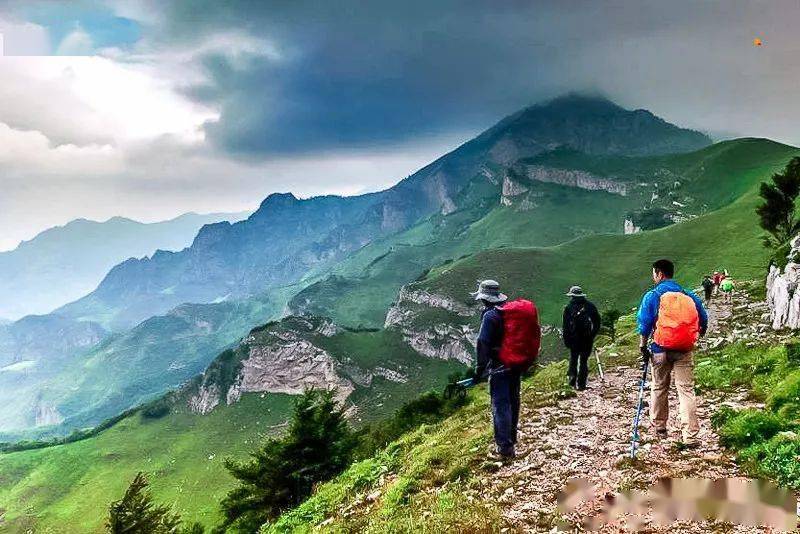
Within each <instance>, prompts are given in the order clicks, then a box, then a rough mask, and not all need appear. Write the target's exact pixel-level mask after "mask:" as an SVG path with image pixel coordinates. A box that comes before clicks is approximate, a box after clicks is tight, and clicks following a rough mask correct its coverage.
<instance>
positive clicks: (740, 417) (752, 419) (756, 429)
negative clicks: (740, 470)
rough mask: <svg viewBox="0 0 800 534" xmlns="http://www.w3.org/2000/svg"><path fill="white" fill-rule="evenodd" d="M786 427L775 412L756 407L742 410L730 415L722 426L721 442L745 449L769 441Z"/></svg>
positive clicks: (728, 445)
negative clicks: (756, 408)
mask: <svg viewBox="0 0 800 534" xmlns="http://www.w3.org/2000/svg"><path fill="white" fill-rule="evenodd" d="M785 427H786V424H785V423H784V421H783V420H782V419H781V418H780V417H778V416H777V415H775V414H773V413H769V412H765V411H762V410H755V409H748V410H742V411H741V412H739V413H737V414H736V415H734V416H731V417H729V418H728V420H727V421H726V422H725V424H724V425H723V426H722V428H720V431H719V436H720V442H721V443H722V444H723V445H724V446H726V447H731V448H734V449H744V448H745V447H748V446H750V445H753V444H755V443H760V442H762V441H767V440H768V439H770V438H771V437H772V436H774V435H775V434H777V433H778V432H780V431H781V430H784V428H785Z"/></svg>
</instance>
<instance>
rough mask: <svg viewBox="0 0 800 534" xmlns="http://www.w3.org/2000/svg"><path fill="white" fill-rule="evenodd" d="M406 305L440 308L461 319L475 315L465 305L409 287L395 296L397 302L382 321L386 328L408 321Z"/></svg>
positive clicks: (404, 287)
mask: <svg viewBox="0 0 800 534" xmlns="http://www.w3.org/2000/svg"><path fill="white" fill-rule="evenodd" d="M408 303H412V304H420V305H423V306H429V307H432V308H442V309H444V310H447V311H451V312H453V313H456V314H458V315H460V316H462V317H471V316H472V315H474V313H475V311H474V309H472V308H471V307H469V306H467V305H466V304H461V303H459V302H456V301H454V300H453V299H450V298H448V297H444V296H442V295H436V294H434V293H428V292H427V291H422V290H415V289H411V288H410V287H409V286H403V287H402V288H400V292H399V293H398V294H397V302H396V303H395V304H394V305H392V307H390V308H389V311H388V312H387V313H386V320H385V321H384V326H385V327H386V328H389V327H391V326H394V325H397V324H400V323H402V322H403V321H405V320H407V319H408V317H409V313H410V311H409V310H408V309H407V308H404V304H408Z"/></svg>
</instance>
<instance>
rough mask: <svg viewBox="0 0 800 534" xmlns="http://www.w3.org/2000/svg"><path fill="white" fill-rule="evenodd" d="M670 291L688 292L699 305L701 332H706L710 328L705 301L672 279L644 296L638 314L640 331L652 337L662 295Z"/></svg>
mask: <svg viewBox="0 0 800 534" xmlns="http://www.w3.org/2000/svg"><path fill="white" fill-rule="evenodd" d="M669 291H678V292H681V293H686V294H687V295H689V296H690V297H692V300H694V305H695V306H696V307H697V315H698V316H699V317H700V334H701V335H703V334H705V333H706V328H708V314H707V313H706V310H705V308H703V302H702V301H701V300H700V297H698V296H697V295H695V294H694V292H693V291H686V290H684V289H683V288H682V287H681V285H680V284H679V283H678V282H676V281H675V280H672V279H670V280H664V281H663V282H660V283H659V284H658V285H657V286H655V287H654V288H653V289H651V290H650V291H648V292H647V293H645V294H644V296H643V297H642V303H641V304H639V312H638V313H637V314H636V322H637V324H638V326H639V333H640V334H641V335H643V336H646V337H650V334H652V333H653V329H654V328H655V326H656V320H658V306H659V304H660V303H661V295H663V294H664V293H667V292H669Z"/></svg>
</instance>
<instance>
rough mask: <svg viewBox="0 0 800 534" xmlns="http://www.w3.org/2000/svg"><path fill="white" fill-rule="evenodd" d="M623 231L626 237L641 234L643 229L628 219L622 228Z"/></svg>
mask: <svg viewBox="0 0 800 534" xmlns="http://www.w3.org/2000/svg"><path fill="white" fill-rule="evenodd" d="M622 231H623V233H624V234H625V235H628V234H637V233H639V232H641V231H642V229H641V228H639V227H638V226H636V225H635V224H633V221H632V220H631V219H627V218H626V219H625V223H624V224H623V226H622Z"/></svg>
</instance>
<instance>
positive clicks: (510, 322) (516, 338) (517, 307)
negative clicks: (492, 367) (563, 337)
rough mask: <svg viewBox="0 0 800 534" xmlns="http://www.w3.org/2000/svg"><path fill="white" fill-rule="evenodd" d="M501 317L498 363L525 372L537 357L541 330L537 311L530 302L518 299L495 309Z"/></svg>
mask: <svg viewBox="0 0 800 534" xmlns="http://www.w3.org/2000/svg"><path fill="white" fill-rule="evenodd" d="M497 309H498V310H500V314H501V315H502V317H503V342H502V343H501V344H500V354H499V355H498V357H499V359H500V363H502V364H503V365H505V366H506V367H510V368H512V369H520V370H525V369H527V368H528V367H530V366H531V365H533V362H534V361H536V358H537V357H538V356H539V345H540V344H541V339H542V330H541V328H540V327H539V311H538V310H537V309H536V305H535V304H534V303H533V302H531V301H530V300H524V299H519V300H515V301H512V302H507V303H506V304H503V305H502V306H500V307H498V308H497Z"/></svg>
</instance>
